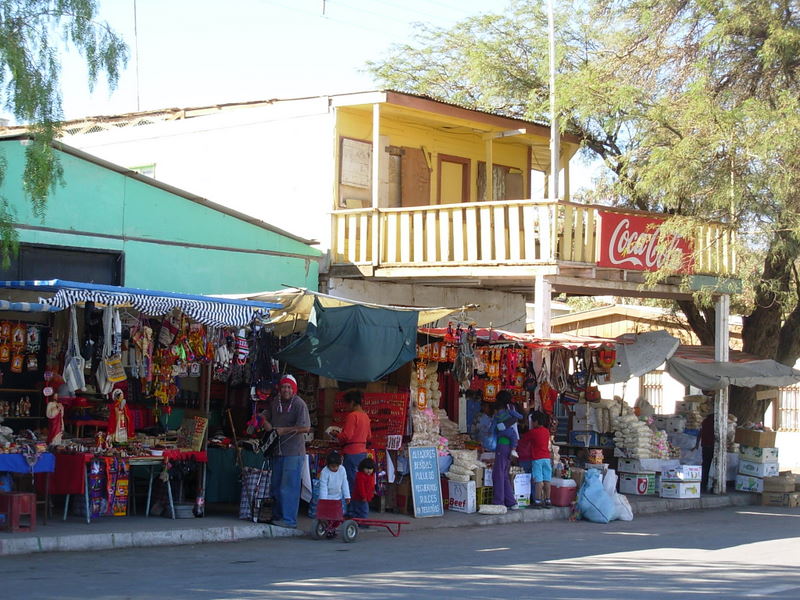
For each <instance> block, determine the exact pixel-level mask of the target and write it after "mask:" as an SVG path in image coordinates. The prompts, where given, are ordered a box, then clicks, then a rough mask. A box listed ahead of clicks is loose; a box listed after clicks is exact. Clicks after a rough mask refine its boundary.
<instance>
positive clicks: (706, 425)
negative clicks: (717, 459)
mask: <svg viewBox="0 0 800 600" xmlns="http://www.w3.org/2000/svg"><path fill="white" fill-rule="evenodd" d="M698 446H700V447H702V449H703V477H702V480H701V483H700V490H701V491H705V490H707V489H708V478H709V474H710V472H711V465H712V464H713V462H714V411H713V410H712V411H711V413H709V415H708V416H707V417H706V418H705V419H703V422H702V423H701V425H700V433H698V434H697V442H695V445H694V449H695V450H697V448H698Z"/></svg>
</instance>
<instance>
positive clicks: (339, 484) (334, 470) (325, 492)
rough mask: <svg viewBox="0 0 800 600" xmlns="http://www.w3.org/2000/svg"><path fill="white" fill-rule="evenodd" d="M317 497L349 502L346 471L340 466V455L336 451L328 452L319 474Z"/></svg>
mask: <svg viewBox="0 0 800 600" xmlns="http://www.w3.org/2000/svg"><path fill="white" fill-rule="evenodd" d="M319 499H320V500H344V501H345V502H346V503H347V504H350V486H349V485H348V484H347V472H346V471H345V470H344V469H343V468H342V455H341V454H339V453H338V452H331V453H330V454H328V459H327V466H326V467H325V468H324V469H322V471H321V472H320V474H319Z"/></svg>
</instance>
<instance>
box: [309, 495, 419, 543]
mask: <svg viewBox="0 0 800 600" xmlns="http://www.w3.org/2000/svg"><path fill="white" fill-rule="evenodd" d="M359 525H362V526H363V525H366V526H368V527H371V526H376V527H385V528H386V530H387V531H388V532H389V533H391V534H392V536H393V537H398V536H399V535H400V527H402V526H403V525H408V521H386V520H384V519H345V518H344V515H343V514H342V501H341V500H319V501H318V502H317V518H316V519H314V521H313V522H312V523H311V537H312V538H314V539H315V540H321V539H322V538H328V539H330V538H334V537H336V534H337V531H338V530H339V529H340V528H341V532H342V541H343V542H346V543H350V542H353V541H355V540H356V538H357V537H358V527H359Z"/></svg>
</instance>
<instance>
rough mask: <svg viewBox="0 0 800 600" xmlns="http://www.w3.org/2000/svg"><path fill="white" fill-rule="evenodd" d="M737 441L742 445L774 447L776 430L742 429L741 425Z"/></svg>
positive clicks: (737, 431)
mask: <svg viewBox="0 0 800 600" xmlns="http://www.w3.org/2000/svg"><path fill="white" fill-rule="evenodd" d="M735 442H736V443H737V444H741V445H742V446H751V447H753V448H774V447H775V432H774V431H753V430H752V429H742V428H741V427H740V428H739V429H737V430H736V438H735Z"/></svg>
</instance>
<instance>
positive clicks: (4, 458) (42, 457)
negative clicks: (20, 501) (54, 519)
mask: <svg viewBox="0 0 800 600" xmlns="http://www.w3.org/2000/svg"><path fill="white" fill-rule="evenodd" d="M55 459H56V457H55V455H53V454H50V453H49V452H43V453H42V454H38V455H37V459H36V462H35V463H34V464H33V465H29V464H28V461H26V460H25V456H24V455H22V454H0V473H1V472H7V473H17V474H22V475H24V474H39V473H41V474H43V475H44V483H43V485H42V486H41V493H42V495H43V496H44V499H43V500H38V499H37V500H36V504H43V505H44V519H43V524H44V525H47V511H48V510H49V509H50V473H52V472H53V471H54V470H55V463H56V461H55ZM37 489H39V486H37Z"/></svg>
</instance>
